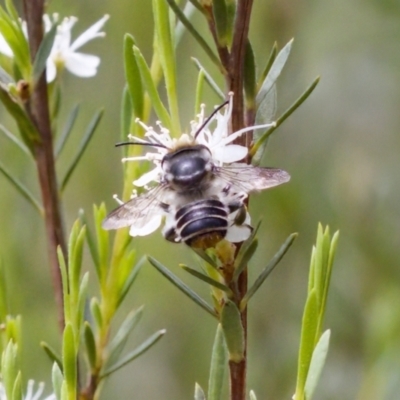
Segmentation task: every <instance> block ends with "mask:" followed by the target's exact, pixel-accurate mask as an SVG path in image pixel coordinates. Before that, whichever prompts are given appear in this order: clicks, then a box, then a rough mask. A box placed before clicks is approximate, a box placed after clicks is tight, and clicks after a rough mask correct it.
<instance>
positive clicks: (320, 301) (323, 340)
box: [294, 225, 339, 400]
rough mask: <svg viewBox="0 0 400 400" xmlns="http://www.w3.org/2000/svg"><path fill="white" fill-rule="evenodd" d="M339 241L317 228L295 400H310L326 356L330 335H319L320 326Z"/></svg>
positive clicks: (335, 235) (326, 231) (304, 315)
mask: <svg viewBox="0 0 400 400" xmlns="http://www.w3.org/2000/svg"><path fill="white" fill-rule="evenodd" d="M338 238H339V233H338V232H336V233H335V234H334V235H333V237H332V239H331V235H330V231H329V227H327V228H326V229H325V231H324V230H323V228H322V226H321V225H319V226H318V233H317V242H316V245H315V246H314V247H313V250H312V254H311V264H310V273H309V278H308V293H307V300H306V304H305V307H304V313H303V321H302V328H301V339H300V349H299V358H298V370H297V384H296V394H295V397H294V399H295V400H303V399H307V400H311V396H312V394H313V393H314V390H315V387H316V385H317V381H318V378H319V376H320V374H321V371H322V368H323V366H324V363H325V359H326V355H327V352H328V347H329V337H330V332H329V331H326V332H325V333H324V334H323V335H322V324H323V320H324V316H325V310H326V302H327V297H328V290H329V283H330V278H331V274H332V267H333V260H334V257H335V253H336V247H337V241H338Z"/></svg>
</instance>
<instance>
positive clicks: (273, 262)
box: [240, 233, 297, 311]
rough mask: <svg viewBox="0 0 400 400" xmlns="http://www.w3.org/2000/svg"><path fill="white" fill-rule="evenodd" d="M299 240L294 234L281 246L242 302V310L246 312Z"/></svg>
mask: <svg viewBox="0 0 400 400" xmlns="http://www.w3.org/2000/svg"><path fill="white" fill-rule="evenodd" d="M296 238H297V233H292V234H291V235H290V236H289V237H288V238H287V239H286V240H285V243H283V245H282V246H281V248H280V249H279V250H278V252H277V253H276V254H275V255H274V256H273V257H272V259H271V261H270V262H269V263H268V264H267V266H266V267H265V268H264V269H263V270H262V271H261V273H260V275H259V276H258V278H257V279H256V280H255V282H254V284H253V285H252V286H251V288H250V289H249V290H248V291H247V293H246V294H245V296H244V297H243V299H242V301H241V302H240V310H242V311H243V310H244V309H245V308H246V307H247V303H248V302H249V300H250V299H251V298H252V297H253V296H254V294H255V293H256V292H257V290H258V289H259V288H260V286H261V285H262V284H263V283H264V282H265V280H266V279H267V278H268V276H269V274H270V273H271V272H272V271H273V270H274V269H275V267H276V266H277V265H278V264H279V262H280V261H281V260H282V258H283V256H284V255H285V254H286V252H287V251H288V250H289V248H290V247H291V246H292V244H293V242H294V240H295V239H296Z"/></svg>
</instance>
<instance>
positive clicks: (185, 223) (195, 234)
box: [176, 199, 228, 248]
mask: <svg viewBox="0 0 400 400" xmlns="http://www.w3.org/2000/svg"><path fill="white" fill-rule="evenodd" d="M227 230H228V209H227V207H225V206H224V204H223V203H222V202H221V201H219V200H215V199H207V200H200V201H197V202H195V203H191V204H188V205H186V206H184V207H182V208H180V209H179V210H178V212H177V213H176V231H177V233H178V234H179V236H180V237H181V239H182V241H183V242H185V243H186V244H187V245H189V246H191V247H201V248H208V247H213V246H215V244H216V243H218V242H219V241H220V240H221V239H223V238H224V237H225V236H226V232H227Z"/></svg>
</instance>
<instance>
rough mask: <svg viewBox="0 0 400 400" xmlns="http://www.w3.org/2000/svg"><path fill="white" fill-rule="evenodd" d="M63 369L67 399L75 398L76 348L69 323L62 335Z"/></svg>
mask: <svg viewBox="0 0 400 400" xmlns="http://www.w3.org/2000/svg"><path fill="white" fill-rule="evenodd" d="M63 371H64V377H65V380H66V383H67V388H68V399H69V400H72V399H75V398H76V395H77V393H76V387H77V386H76V379H77V374H76V348H75V338H74V332H73V329H72V325H71V324H69V323H68V324H67V325H66V326H65V329H64V335H63Z"/></svg>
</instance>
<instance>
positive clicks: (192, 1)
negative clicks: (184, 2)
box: [189, 0, 205, 14]
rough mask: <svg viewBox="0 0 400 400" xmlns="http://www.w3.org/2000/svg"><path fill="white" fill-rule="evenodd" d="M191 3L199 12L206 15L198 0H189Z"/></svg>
mask: <svg viewBox="0 0 400 400" xmlns="http://www.w3.org/2000/svg"><path fill="white" fill-rule="evenodd" d="M189 2H190V3H192V4H193V5H194V6H195V8H196V9H197V10H198V11H200V12H201V13H202V14H205V12H204V9H203V6H202V5H201V4H200V3H199V2H198V0H189Z"/></svg>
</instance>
